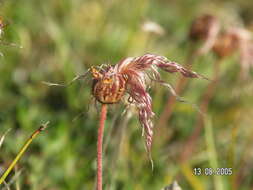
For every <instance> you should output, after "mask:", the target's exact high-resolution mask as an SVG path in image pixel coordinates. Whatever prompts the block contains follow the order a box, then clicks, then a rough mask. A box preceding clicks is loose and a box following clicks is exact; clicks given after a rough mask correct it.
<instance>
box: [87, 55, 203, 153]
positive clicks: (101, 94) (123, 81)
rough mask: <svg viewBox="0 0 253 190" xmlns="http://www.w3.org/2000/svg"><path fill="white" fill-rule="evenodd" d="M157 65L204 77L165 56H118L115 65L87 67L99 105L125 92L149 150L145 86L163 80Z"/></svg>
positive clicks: (149, 112) (150, 127) (150, 114)
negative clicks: (136, 113) (132, 106)
mask: <svg viewBox="0 0 253 190" xmlns="http://www.w3.org/2000/svg"><path fill="white" fill-rule="evenodd" d="M158 68H160V69H162V70H164V71H166V72H169V73H174V72H179V73H181V74H182V75H183V76H184V77H190V78H205V77H203V76H201V75H199V74H197V73H195V72H193V71H189V70H187V69H185V68H184V67H182V66H181V65H179V64H177V63H175V62H172V61H169V60H168V59H167V58H166V57H163V56H158V55H154V54H145V55H143V56H140V57H128V58H125V59H122V60H121V61H120V62H119V63H117V64H116V65H113V66H111V65H109V66H105V67H104V68H103V67H101V68H100V69H95V68H91V69H90V72H91V74H92V76H93V85H92V94H93V96H94V97H95V98H96V100H97V101H99V102H100V103H102V104H114V103H117V102H119V101H120V100H121V99H122V97H123V96H125V95H128V96H129V98H128V101H129V103H130V104H134V105H135V106H136V107H137V109H138V115H139V121H140V123H141V125H142V127H143V129H144V132H145V139H146V147H147V150H148V152H150V150H151V144H152V137H153V123H152V120H151V119H152V117H153V116H154V113H153V111H152V98H151V96H150V95H149V93H148V91H147V89H148V87H149V86H150V82H151V81H154V82H158V83H164V82H163V81H162V80H161V79H160V74H159V72H158V70H157V69H158Z"/></svg>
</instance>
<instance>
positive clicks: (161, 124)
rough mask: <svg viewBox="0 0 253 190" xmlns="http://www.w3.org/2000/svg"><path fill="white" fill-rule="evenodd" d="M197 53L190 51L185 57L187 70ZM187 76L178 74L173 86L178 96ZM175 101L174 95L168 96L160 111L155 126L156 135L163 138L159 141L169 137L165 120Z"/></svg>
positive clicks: (183, 87) (168, 117) (186, 81)
mask: <svg viewBox="0 0 253 190" xmlns="http://www.w3.org/2000/svg"><path fill="white" fill-rule="evenodd" d="M196 56H197V54H196V51H193V52H192V51H191V52H190V53H189V55H188V57H187V60H186V64H185V67H186V68H187V69H189V70H191V68H192V64H193V62H194V60H195V58H196ZM188 80H189V79H188V78H185V77H183V76H180V78H179V79H178V81H177V84H176V86H175V91H176V93H177V95H179V96H180V94H182V92H183V91H184V89H185V88H186V86H187V84H188ZM176 101H177V98H176V96H170V97H169V98H168V100H167V103H166V106H165V108H164V110H163V111H162V113H161V115H160V118H159V120H158V123H157V127H158V128H159V130H157V132H156V133H155V135H156V136H157V137H158V136H159V139H163V140H162V141H161V140H160V142H164V140H165V139H166V138H169V136H168V132H166V131H167V124H166V123H167V121H169V119H170V117H171V115H172V112H173V110H174V105H175V102H176Z"/></svg>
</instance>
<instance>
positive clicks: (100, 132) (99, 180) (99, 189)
mask: <svg viewBox="0 0 253 190" xmlns="http://www.w3.org/2000/svg"><path fill="white" fill-rule="evenodd" d="M106 114H107V105H106V104H102V107H101V114H100V121H99V129H98V139H97V190H102V185H103V181H102V174H103V171H102V168H103V164H102V161H103V156H102V151H103V134H104V126H105V120H106Z"/></svg>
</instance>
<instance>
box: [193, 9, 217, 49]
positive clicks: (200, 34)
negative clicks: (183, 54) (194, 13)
mask: <svg viewBox="0 0 253 190" xmlns="http://www.w3.org/2000/svg"><path fill="white" fill-rule="evenodd" d="M219 31H220V22H219V19H218V18H217V17H215V16H213V15H210V14H204V15H202V16H200V17H198V18H196V19H195V20H194V21H193V23H192V25H191V28H190V33H189V38H190V39H191V40H194V41H199V40H202V41H203V45H202V47H201V48H199V50H198V51H197V53H198V54H205V53H207V52H208V51H209V50H210V49H211V48H212V46H213V44H214V42H215V40H216V37H217V35H218V33H219Z"/></svg>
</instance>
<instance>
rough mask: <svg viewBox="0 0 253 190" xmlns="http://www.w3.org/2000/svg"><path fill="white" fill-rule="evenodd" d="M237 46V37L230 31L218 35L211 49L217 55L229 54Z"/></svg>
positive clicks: (224, 55)
mask: <svg viewBox="0 0 253 190" xmlns="http://www.w3.org/2000/svg"><path fill="white" fill-rule="evenodd" d="M238 46H239V39H238V37H237V36H236V35H234V34H231V33H223V34H221V35H219V36H218V38H217V40H216V41H215V44H214V46H213V51H214V53H215V54H217V55H218V56H219V57H226V56H229V55H231V54H232V53H233V52H234V51H235V50H236V49H237V48H238Z"/></svg>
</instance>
